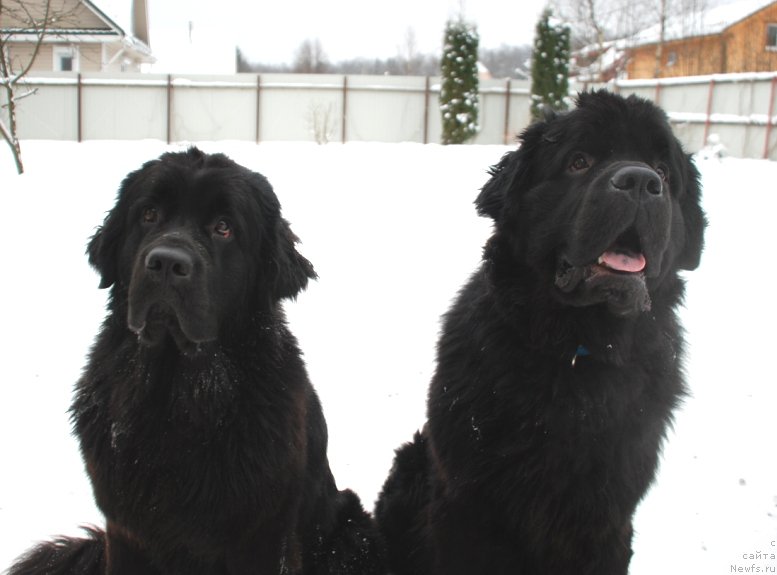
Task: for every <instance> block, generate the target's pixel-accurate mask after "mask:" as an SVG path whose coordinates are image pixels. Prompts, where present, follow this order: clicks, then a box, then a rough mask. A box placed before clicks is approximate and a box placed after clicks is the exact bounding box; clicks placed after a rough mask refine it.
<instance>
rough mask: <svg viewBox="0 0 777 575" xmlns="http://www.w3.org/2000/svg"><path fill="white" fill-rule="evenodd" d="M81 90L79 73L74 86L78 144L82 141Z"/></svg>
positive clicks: (82, 111)
mask: <svg viewBox="0 0 777 575" xmlns="http://www.w3.org/2000/svg"><path fill="white" fill-rule="evenodd" d="M82 90H83V83H82V82H81V72H79V73H78V82H77V84H76V102H77V104H76V105H77V106H78V110H77V112H76V122H77V127H76V130H77V133H78V143H79V144H80V143H81V142H82V141H83V125H84V123H83V113H84V105H83V104H84V103H83V99H82Z"/></svg>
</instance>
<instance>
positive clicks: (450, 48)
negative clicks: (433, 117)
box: [440, 19, 480, 144]
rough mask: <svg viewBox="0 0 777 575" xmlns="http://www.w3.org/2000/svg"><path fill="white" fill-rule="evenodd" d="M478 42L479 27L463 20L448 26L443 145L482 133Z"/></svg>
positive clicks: (442, 96) (443, 69)
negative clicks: (479, 122)
mask: <svg viewBox="0 0 777 575" xmlns="http://www.w3.org/2000/svg"><path fill="white" fill-rule="evenodd" d="M478 43H479V38H478V33H477V30H475V28H474V27H472V26H470V25H469V24H467V23H466V22H464V21H463V20H462V19H459V20H458V21H449V22H448V24H447V25H446V27H445V45H444V47H443V54H442V62H441V63H440V68H441V73H442V87H441V89H440V111H441V113H442V143H443V144H463V143H464V142H466V141H467V140H469V139H471V138H473V137H474V136H475V134H477V132H478V129H479V126H478V110H479V107H480V104H479V101H478V85H479V80H478Z"/></svg>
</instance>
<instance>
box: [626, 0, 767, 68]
mask: <svg viewBox="0 0 777 575" xmlns="http://www.w3.org/2000/svg"><path fill="white" fill-rule="evenodd" d="M659 38H660V28H659V26H658V25H656V26H653V27H651V28H649V29H647V30H645V31H643V32H641V33H640V34H638V35H637V36H636V37H635V38H632V39H630V40H629V41H628V46H629V47H628V48H627V49H626V52H627V57H628V60H627V63H626V75H627V76H628V77H629V78H655V77H659V78H666V77H673V76H696V75H704V74H728V73H735V72H771V71H777V0H740V1H738V2H733V3H731V4H726V5H723V6H718V7H716V8H711V9H708V10H706V11H704V12H702V13H701V14H699V15H697V16H696V17H694V18H690V17H685V18H682V17H677V18H670V19H668V20H667V22H666V26H665V32H664V41H663V43H660V42H659ZM659 45H660V49H659ZM659 54H660V65H659V66H657V65H656V64H657V63H658V59H657V55H659Z"/></svg>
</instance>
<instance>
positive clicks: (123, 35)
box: [3, 0, 154, 62]
mask: <svg viewBox="0 0 777 575" xmlns="http://www.w3.org/2000/svg"><path fill="white" fill-rule="evenodd" d="M77 2H79V3H81V4H83V5H84V6H85V7H86V8H87V9H88V10H89V11H91V12H92V13H93V14H94V15H95V16H97V18H98V19H99V20H100V21H102V22H103V23H104V24H105V27H99V28H93V27H90V28H68V29H67V30H66V31H65V33H64V35H65V36H66V37H68V38H72V37H78V36H80V37H91V38H95V37H100V36H113V37H118V39H119V40H120V41H121V43H122V44H123V45H124V49H125V50H129V51H131V52H134V53H135V54H136V55H137V56H138V57H139V58H140V59H141V60H142V61H144V62H153V61H154V57H153V56H152V54H151V48H149V46H148V45H147V44H146V43H144V42H142V41H141V40H139V39H138V38H136V37H135V36H133V35H132V34H128V33H127V32H126V31H125V30H124V28H122V27H121V26H120V25H119V24H117V23H116V21H115V20H114V19H112V18H111V17H110V16H108V15H107V14H106V13H105V12H103V11H102V10H101V9H100V8H98V7H97V6H96V5H95V4H94V3H93V2H92V1H91V0H77ZM3 32H6V33H11V34H13V35H15V36H16V37H17V38H18V39H20V40H24V38H25V36H30V35H31V34H33V35H35V34H36V31H35V30H31V29H22V28H18V29H12V28H8V29H4V30H3Z"/></svg>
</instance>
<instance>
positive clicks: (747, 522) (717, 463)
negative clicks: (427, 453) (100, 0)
mask: <svg viewBox="0 0 777 575" xmlns="http://www.w3.org/2000/svg"><path fill="white" fill-rule="evenodd" d="M202 147H203V149H205V150H206V151H225V152H226V153H228V154H230V155H231V156H232V157H233V158H234V159H235V160H237V161H238V162H240V163H243V164H245V165H247V166H249V167H251V168H253V169H256V170H258V171H260V172H262V173H264V174H265V175H266V176H268V178H269V179H270V181H271V182H272V183H273V185H274V186H275V189H276V191H277V193H278V195H279V197H280V198H281V201H282V203H283V206H284V213H285V215H286V217H287V218H288V219H289V220H290V221H291V223H292V227H293V229H294V231H295V232H296V233H297V234H298V235H299V236H300V237H301V238H302V241H303V243H302V245H301V246H300V251H301V252H302V253H303V254H304V255H306V256H307V257H308V258H309V259H310V260H311V261H312V262H313V263H314V265H315V266H316V269H317V271H318V273H319V275H320V279H319V281H318V282H315V283H313V284H312V285H311V286H310V288H309V289H308V291H307V292H306V293H305V294H303V295H302V296H301V297H300V298H299V300H298V301H297V302H296V303H292V304H288V305H287V310H288V315H289V319H290V322H291V325H292V329H293V330H294V332H295V333H296V334H297V336H298V337H299V339H300V343H301V345H302V348H303V350H304V351H305V355H306V358H307V362H308V367H309V371H310V375H311V378H312V380H313V383H314V385H315V386H316V387H317V389H318V391H319V394H320V396H321V398H322V401H323V403H324V408H325V411H326V415H327V419H328V423H329V429H330V460H331V464H332V467H333V470H334V473H335V476H336V477H337V480H338V483H339V484H340V486H341V487H351V488H353V489H355V490H356V491H357V492H358V493H360V495H361V496H362V498H363V499H364V500H365V503H366V505H367V506H368V507H370V506H371V504H372V501H373V500H374V498H375V497H376V495H377V492H378V490H379V489H380V486H381V484H382V482H383V480H384V478H385V477H386V474H387V472H388V469H389V466H390V464H391V459H392V455H393V450H394V449H395V448H396V447H397V446H398V445H399V444H400V443H401V442H403V441H405V440H407V439H409V438H410V436H411V434H412V433H413V431H414V430H415V429H416V428H417V427H419V426H420V425H421V424H422V422H423V417H424V400H425V395H426V387H427V384H428V381H429V378H430V375H431V372H432V368H433V356H434V345H435V340H436V336H437V330H438V318H439V316H440V314H441V313H443V312H444V311H445V309H446V308H447V306H448V304H449V302H450V300H451V298H452V297H453V296H454V294H455V292H456V290H457V289H458V287H459V286H460V285H461V284H462V282H464V281H465V279H466V278H467V276H468V274H469V273H470V272H471V271H472V270H473V269H474V268H475V266H476V265H477V262H478V260H479V258H480V249H481V246H482V244H483V242H484V241H485V239H486V237H487V236H488V233H489V230H490V226H489V222H488V221H486V220H483V219H481V218H478V217H477V216H476V214H475V211H474V208H473V206H472V200H473V199H474V197H475V195H476V193H477V190H478V189H479V188H480V186H482V184H483V183H484V182H485V180H486V168H487V167H488V166H489V165H491V164H493V163H495V162H496V161H497V160H498V159H499V158H500V157H501V155H502V154H503V153H504V152H505V151H506V150H507V148H503V147H499V146H482V147H480V146H467V147H441V146H434V145H430V146H422V145H416V144H398V145H387V144H357V143H350V144H346V145H328V146H324V147H320V146H315V145H307V144H280V143H279V144H261V145H259V146H255V145H252V144H244V143H219V144H203V145H202ZM165 149H169V148H167V147H166V146H164V145H163V144H161V143H159V142H125V143H120V142H116V143H114V142H87V143H84V144H75V143H57V142H26V143H25V146H24V153H25V160H26V166H27V170H28V173H27V174H26V175H24V176H22V177H18V176H16V175H15V174H14V173H13V167H12V163H11V160H10V157H9V156H8V154H7V152H6V151H5V150H4V149H3V150H2V151H0V217H2V221H3V222H4V224H3V225H2V226H0V246H2V248H0V249H2V252H1V253H2V272H0V274H1V275H0V325H1V326H2V328H1V329H0V338H2V340H1V341H0V465H2V472H0V571H2V570H3V569H5V568H7V566H8V565H9V564H10V562H11V561H12V559H13V558H14V557H15V556H16V555H18V554H19V553H21V552H22V551H24V550H25V549H26V548H27V547H29V546H30V545H31V544H32V543H33V542H35V541H37V540H40V539H43V538H46V537H48V536H50V535H55V534H61V533H68V534H72V533H76V532H77V528H78V526H79V525H81V524H85V523H95V524H98V525H99V524H101V522H102V520H101V517H100V514H99V512H98V511H97V510H96V508H95V507H94V504H93V502H92V497H91V491H90V486H89V482H88V480H87V479H86V476H85V475H84V473H83V469H82V464H81V459H80V456H79V453H78V448H77V445H76V443H75V441H74V439H73V438H72V437H71V436H70V425H69V422H68V420H67V415H66V410H67V407H68V405H69V403H70V397H71V390H72V386H73V383H74V382H75V381H76V379H77V378H78V376H79V373H80V370H81V368H82V366H83V364H84V355H85V353H86V351H87V349H88V347H89V345H90V343H91V341H92V338H93V337H94V334H95V333H96V330H97V327H98V324H99V322H100V321H101V319H102V316H103V305H104V302H105V293H104V292H101V291H99V290H98V289H97V284H98V279H97V276H96V275H95V274H94V272H92V271H91V270H90V268H89V267H88V265H87V262H86V258H85V257H84V253H83V252H84V247H85V244H86V241H87V238H88V237H89V236H90V235H91V233H92V232H93V229H94V227H95V226H96V225H97V224H99V223H100V222H101V221H102V218H103V216H104V213H105V211H106V210H107V209H109V207H110V206H111V204H112V202H113V198H114V194H115V191H116V189H117V187H118V184H119V182H120V180H121V179H122V178H123V176H124V175H125V174H126V173H127V172H128V171H129V170H131V169H134V168H136V167H138V166H139V165H140V163H141V162H143V161H145V160H147V159H150V158H152V157H155V156H156V155H158V154H159V153H160V152H162V151H163V150H165ZM699 166H700V168H701V170H702V173H703V175H704V184H705V206H706V209H707V211H708V213H709V217H710V221H711V225H710V228H709V233H708V239H707V251H706V253H705V256H704V259H703V262H702V267H701V268H700V269H699V270H697V271H696V272H694V273H691V274H689V275H688V279H689V290H688V291H689V293H688V303H687V308H686V309H684V310H683V318H684V322H685V325H686V327H687V330H688V338H689V341H690V350H689V351H690V353H689V356H688V361H687V368H688V369H687V371H688V379H689V383H690V385H691V388H692V392H693V395H692V397H691V398H690V399H689V400H688V401H687V403H686V405H685V407H684V409H683V410H682V412H680V413H679V414H678V417H677V425H676V429H675V433H673V434H672V436H671V438H670V441H669V442H668V445H667V447H666V449H665V453H664V461H663V465H662V468H661V472H660V475H659V477H658V481H657V483H656V484H655V486H654V487H653V489H652V490H651V492H650V493H649V495H648V496H647V498H646V499H645V501H644V502H643V503H642V505H641V507H640V509H639V511H638V515H637V517H636V531H637V536H636V540H635V556H634V559H633V562H632V569H631V573H632V575H655V574H656V573H665V574H669V575H675V574H676V575H680V574H685V573H694V574H696V573H700V574H716V573H721V574H722V573H732V572H738V571H737V569H739V568H740V567H741V568H743V571H742V572H745V571H744V569H745V568H747V569H750V568H752V567H758V568H760V572H761V573H768V572H772V573H773V572H777V561H775V560H774V559H772V557H774V555H772V554H775V553H777V548H776V547H775V545H777V542H776V541H775V540H777V457H775V452H776V451H777V432H776V431H775V429H777V425H776V424H777V375H775V367H774V362H773V361H772V356H773V355H774V354H776V353H777V336H775V326H777V305H775V303H774V295H773V294H774V290H775V287H774V286H775V283H777V282H776V281H775V280H777V272H776V271H775V269H777V267H776V266H774V265H773V264H772V263H771V261H770V259H769V249H770V247H769V246H770V245H773V235H774V228H775V224H774V220H775V217H777V216H775V214H777V186H776V185H775V183H776V182H777V164H776V163H769V162H764V161H753V160H736V159H724V160H722V161H719V160H700V161H699ZM769 294H772V295H769ZM751 572H758V571H751Z"/></svg>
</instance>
